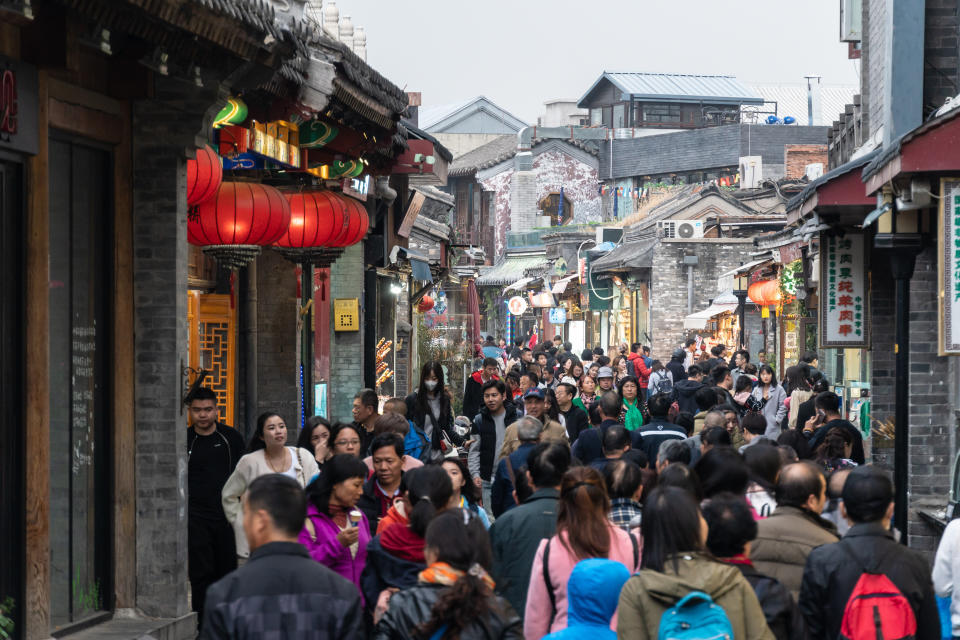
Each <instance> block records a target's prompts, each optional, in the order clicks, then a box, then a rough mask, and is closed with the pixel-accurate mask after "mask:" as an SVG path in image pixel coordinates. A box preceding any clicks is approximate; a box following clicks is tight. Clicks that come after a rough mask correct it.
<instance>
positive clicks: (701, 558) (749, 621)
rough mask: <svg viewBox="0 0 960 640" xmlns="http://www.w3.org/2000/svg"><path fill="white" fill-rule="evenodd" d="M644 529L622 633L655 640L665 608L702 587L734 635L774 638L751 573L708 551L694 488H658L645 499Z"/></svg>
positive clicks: (623, 601) (622, 609)
mask: <svg viewBox="0 0 960 640" xmlns="http://www.w3.org/2000/svg"><path fill="white" fill-rule="evenodd" d="M641 531H642V533H643V569H642V570H641V571H640V573H639V574H637V575H635V576H633V577H632V578H630V579H629V580H628V581H627V584H625V585H624V586H623V590H622V591H621V592H620V606H619V607H618V608H617V614H618V616H619V618H618V621H617V636H618V637H620V638H631V639H634V638H636V639H638V640H655V639H656V638H658V637H660V634H659V631H660V625H661V619H662V618H663V614H664V612H666V611H667V610H668V609H670V608H672V607H673V606H675V605H676V604H677V602H679V601H680V599H682V598H683V597H684V596H686V595H687V594H688V593H690V592H691V591H701V592H703V593H705V594H707V595H708V596H710V598H711V599H712V600H713V602H714V603H715V604H717V605H718V606H719V607H720V608H722V609H723V612H724V613H725V614H726V616H727V618H728V619H729V621H730V626H731V627H732V629H730V631H732V633H731V634H729V635H730V637H732V638H736V639H737V640H773V634H772V633H771V632H770V629H769V628H768V627H767V622H766V619H765V618H764V615H763V610H762V609H761V608H760V602H759V601H758V600H757V596H756V595H755V594H754V592H753V588H752V587H751V586H750V583H749V582H747V579H746V578H744V577H743V574H741V573H740V570H739V569H737V568H736V567H735V566H733V565H730V564H724V563H721V562H717V561H716V560H714V559H713V558H712V557H711V556H710V555H709V554H708V553H707V552H706V551H705V549H706V542H707V523H706V521H705V520H704V519H703V516H702V515H700V507H699V506H698V505H697V502H696V501H695V500H694V499H693V498H692V497H691V496H690V494H689V493H688V492H686V491H684V490H683V489H679V488H676V487H665V488H658V489H654V490H653V492H652V493H651V494H650V496H649V497H648V498H647V499H646V500H645V501H644V504H643V520H642V523H641Z"/></svg>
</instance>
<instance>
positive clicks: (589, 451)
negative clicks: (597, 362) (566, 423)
mask: <svg viewBox="0 0 960 640" xmlns="http://www.w3.org/2000/svg"><path fill="white" fill-rule="evenodd" d="M591 406H592V407H596V409H597V412H598V413H599V414H600V424H599V425H597V428H596V429H593V428H590V429H584V430H583V431H581V432H580V436H579V437H578V438H577V440H576V442H574V443H573V447H572V452H573V455H574V456H575V457H576V458H577V460H579V461H580V462H581V463H583V464H586V465H588V464H590V463H591V462H593V461H594V460H596V459H597V458H602V457H603V434H604V433H605V432H606V431H607V429H609V428H610V427H612V426H614V425H620V426H623V425H621V424H620V422H619V418H620V407H621V406H622V403H621V401H620V395H619V394H618V393H617V392H616V391H608V392H607V393H604V394H603V395H601V396H599V397H598V398H597V400H596V401H595V402H594V403H593V404H592V405H591ZM628 433H629V434H630V446H631V447H632V448H635V449H640V448H642V447H643V439H642V437H641V435H640V433H639V432H638V431H630V432H628Z"/></svg>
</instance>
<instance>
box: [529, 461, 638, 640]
mask: <svg viewBox="0 0 960 640" xmlns="http://www.w3.org/2000/svg"><path fill="white" fill-rule="evenodd" d="M609 511H610V499H609V498H608V497H607V489H606V484H605V482H604V479H603V476H602V475H600V472H599V471H597V470H596V469H593V468H591V467H575V468H573V469H570V470H569V471H567V472H566V473H565V474H564V475H563V480H562V481H561V484H560V500H559V501H558V502H557V533H556V535H554V536H553V537H551V538H550V539H549V540H544V541H541V542H540V546H539V548H538V549H537V554H536V556H535V557H534V560H533V568H532V569H531V571H530V586H529V587H528V589H527V606H526V613H525V615H524V623H523V632H524V636H525V637H527V638H542V637H543V636H544V635H546V634H547V633H550V632H552V631H557V630H560V629H563V628H565V627H566V626H567V580H568V578H569V577H570V572H571V571H573V567H574V566H575V565H576V564H577V563H578V562H579V561H580V560H585V559H586V558H607V559H609V560H616V561H617V562H620V563H621V564H623V565H624V566H625V567H626V568H627V569H628V570H629V571H631V572H633V571H636V570H637V568H638V567H639V560H640V558H639V547H640V545H639V543H638V542H637V539H636V538H634V537H633V536H631V535H630V534H629V533H627V532H626V531H624V530H623V529H621V528H620V527H618V526H615V525H614V524H613V523H611V522H610V520H609V518H608V517H607V514H608V513H609ZM544 565H546V567H544ZM551 594H552V595H551ZM611 628H614V625H611Z"/></svg>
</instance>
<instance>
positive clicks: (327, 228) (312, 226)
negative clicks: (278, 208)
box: [276, 191, 346, 249]
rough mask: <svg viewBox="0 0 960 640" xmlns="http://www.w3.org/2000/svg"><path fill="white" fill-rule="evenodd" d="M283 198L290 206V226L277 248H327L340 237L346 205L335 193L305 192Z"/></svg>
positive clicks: (289, 194)
mask: <svg viewBox="0 0 960 640" xmlns="http://www.w3.org/2000/svg"><path fill="white" fill-rule="evenodd" d="M283 195H284V197H286V199H287V201H288V202H289V203H290V226H289V227H288V228H287V230H286V232H285V233H284V234H283V236H281V237H280V239H279V240H277V242H276V245H277V246H278V247H287V248H292V249H307V248H314V247H329V246H333V245H332V244H331V243H332V242H333V240H334V239H335V238H337V237H339V236H340V235H341V234H343V231H344V218H345V210H346V203H345V202H344V201H343V198H342V197H340V196H339V195H337V194H336V193H334V192H332V191H305V192H302V193H284V194H283Z"/></svg>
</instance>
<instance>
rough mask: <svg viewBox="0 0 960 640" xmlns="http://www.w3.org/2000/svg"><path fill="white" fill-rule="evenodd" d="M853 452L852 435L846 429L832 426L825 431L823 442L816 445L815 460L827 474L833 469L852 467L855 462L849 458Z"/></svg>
mask: <svg viewBox="0 0 960 640" xmlns="http://www.w3.org/2000/svg"><path fill="white" fill-rule="evenodd" d="M852 452H853V436H852V435H850V432H848V431H847V430H846V429H843V428H841V427H833V428H832V429H830V431H828V432H827V435H826V437H825V438H824V439H823V443H822V444H821V445H820V446H819V447H817V454H816V458H815V462H816V463H817V464H818V465H820V466H821V467H823V470H824V471H825V472H826V473H827V475H828V476H829V475H830V474H831V473H833V472H834V471H842V470H843V469H853V468H854V467H856V466H857V463H856V462H854V461H853V460H851V459H850V456H851V455H852Z"/></svg>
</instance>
